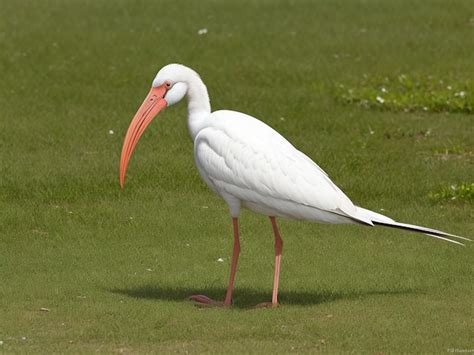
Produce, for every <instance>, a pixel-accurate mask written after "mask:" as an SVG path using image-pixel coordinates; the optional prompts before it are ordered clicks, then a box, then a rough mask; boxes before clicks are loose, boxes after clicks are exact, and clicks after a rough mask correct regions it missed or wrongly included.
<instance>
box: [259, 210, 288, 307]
mask: <svg viewBox="0 0 474 355" xmlns="http://www.w3.org/2000/svg"><path fill="white" fill-rule="evenodd" d="M270 221H271V222H272V229H273V234H274V235H275V272H274V274H273V295H272V302H271V303H270V302H264V303H259V304H258V305H257V307H276V306H278V285H279V283H280V266H281V253H282V250H283V240H282V239H281V236H280V232H279V231H278V227H277V224H276V220H275V217H272V216H270Z"/></svg>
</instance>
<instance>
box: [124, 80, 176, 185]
mask: <svg viewBox="0 0 474 355" xmlns="http://www.w3.org/2000/svg"><path fill="white" fill-rule="evenodd" d="M165 94H166V87H165V85H164V84H163V85H161V86H158V87H156V88H155V87H153V88H151V90H150V92H149V93H148V95H147V96H146V98H145V101H143V103H142V105H141V106H140V108H139V109H138V111H137V113H136V114H135V116H134V117H133V120H132V122H131V123H130V126H129V127H128V131H127V134H126V136H125V140H124V141H123V146H122V156H121V158H120V186H121V187H122V188H123V185H124V183H125V173H126V172H127V166H128V161H129V160H130V157H131V156H132V152H133V149H134V148H135V145H136V144H137V142H138V140H139V139H140V136H141V135H142V134H143V132H144V131H145V129H146V128H147V127H148V125H149V124H150V123H151V121H152V120H153V118H155V116H156V115H157V114H158V113H159V112H160V111H161V110H163V109H164V108H165V107H166V106H167V105H168V103H167V102H166V100H165V99H164V96H165Z"/></svg>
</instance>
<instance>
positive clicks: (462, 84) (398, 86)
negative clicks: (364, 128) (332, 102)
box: [334, 74, 474, 114]
mask: <svg viewBox="0 0 474 355" xmlns="http://www.w3.org/2000/svg"><path fill="white" fill-rule="evenodd" d="M471 87H472V82H471V81H470V80H465V81H460V80H442V79H437V78H434V77H432V76H421V75H408V74H400V75H399V76H398V77H384V78H380V77H369V76H364V77H363V79H362V80H361V81H360V83H358V84H356V85H350V84H337V85H336V86H335V88H334V96H335V98H336V100H337V101H339V102H342V103H345V104H357V105H359V106H362V107H367V108H376V109H380V110H388V111H404V112H411V111H424V112H463V113H468V114H472V113H473V108H474V97H473V95H472V91H471Z"/></svg>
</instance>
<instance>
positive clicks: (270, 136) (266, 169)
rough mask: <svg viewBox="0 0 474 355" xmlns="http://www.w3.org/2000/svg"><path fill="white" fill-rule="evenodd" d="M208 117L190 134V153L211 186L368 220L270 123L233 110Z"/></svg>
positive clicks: (247, 196)
mask: <svg viewBox="0 0 474 355" xmlns="http://www.w3.org/2000/svg"><path fill="white" fill-rule="evenodd" d="M211 118H212V123H211V124H210V125H209V126H208V127H206V128H205V129H203V130H202V131H201V132H199V134H198V136H197V137H196V139H195V156H196V163H197V164H198V168H199V169H200V170H202V171H203V172H204V174H205V175H206V177H207V178H208V179H209V180H210V181H211V182H212V184H213V185H214V186H215V187H216V190H219V191H224V192H226V193H228V194H230V195H232V196H235V197H237V198H239V199H240V200H243V201H249V202H253V203H256V204H260V205H262V204H263V205H270V206H272V205H273V206H274V205H275V203H276V202H277V201H290V202H293V203H296V204H298V205H303V206H307V207H312V208H316V209H318V210H322V211H327V212H332V213H335V214H338V215H342V216H348V217H351V218H353V219H355V220H359V221H361V222H365V223H368V224H372V223H371V221H370V219H368V218H365V217H364V216H358V213H357V208H356V207H355V206H354V204H353V203H352V202H351V201H350V200H349V198H348V197H347V196H346V195H345V194H344V193H343V192H342V191H341V190H340V189H339V188H338V187H337V186H336V185H335V184H334V183H333V182H332V181H331V180H330V179H329V177H328V176H327V174H326V173H325V172H324V171H323V170H322V169H321V168H320V167H319V166H318V165H317V164H316V163H314V162H313V161H312V160H311V159H310V158H309V157H307V156H306V155H305V154H303V153H302V152H300V151H298V150H297V149H296V148H295V147H293V146H292V145H291V144H290V143H289V142H288V141H287V140H286V139H285V138H284V137H283V136H281V135H280V134H279V133H278V132H276V131H275V130H274V129H272V128H271V127H269V126H267V125H266V124H264V123H263V122H261V121H259V120H257V119H255V118H253V117H251V116H248V115H245V114H242V113H238V112H234V111H217V112H214V113H213V114H212V116H211Z"/></svg>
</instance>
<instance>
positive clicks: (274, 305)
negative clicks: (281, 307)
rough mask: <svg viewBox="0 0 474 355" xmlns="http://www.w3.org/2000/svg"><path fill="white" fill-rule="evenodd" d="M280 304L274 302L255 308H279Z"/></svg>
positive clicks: (263, 303)
mask: <svg viewBox="0 0 474 355" xmlns="http://www.w3.org/2000/svg"><path fill="white" fill-rule="evenodd" d="M277 307H278V303H273V302H262V303H259V304H257V305H256V306H255V308H277Z"/></svg>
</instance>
